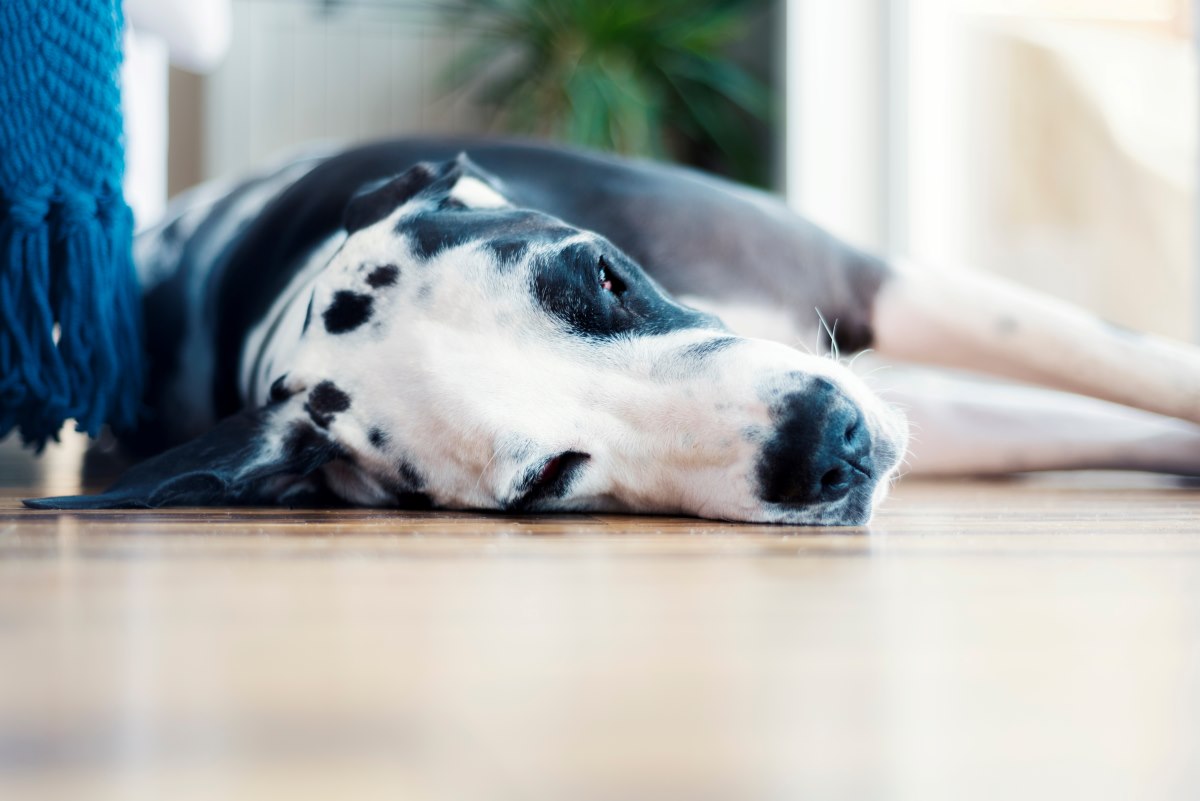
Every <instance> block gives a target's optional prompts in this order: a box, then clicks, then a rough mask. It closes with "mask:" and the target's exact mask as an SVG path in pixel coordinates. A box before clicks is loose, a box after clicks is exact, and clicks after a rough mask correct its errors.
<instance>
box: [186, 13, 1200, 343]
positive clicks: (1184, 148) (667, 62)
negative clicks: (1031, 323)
mask: <svg viewBox="0 0 1200 801" xmlns="http://www.w3.org/2000/svg"><path fill="white" fill-rule="evenodd" d="M1190 5H1191V3H1190V2H1189V0H838V2H828V0H790V1H789V2H771V1H770V0H665V1H664V2H658V3H645V2H640V1H639V0H609V1H608V2H588V1H587V0H557V1H555V0H457V1H456V0H445V2H424V3H412V2H400V1H399V0H394V1H389V0H233V3H232V17H231V30H230V33H231V36H230V38H229V47H228V52H227V54H226V55H225V57H224V59H223V61H221V62H220V64H219V66H216V67H215V69H213V70H212V72H211V73H210V74H208V75H205V76H197V75H195V74H190V73H186V72H184V71H182V70H175V71H174V72H173V73H172V75H171V80H170V90H171V93H170V123H171V127H170V140H169V143H170V151H169V152H170V160H169V170H168V181H169V188H170V191H171V192H177V191H179V190H181V189H184V188H186V187H187V186H190V185H192V184H194V183H196V182H199V181H202V180H205V179H207V178H211V177H214V176H223V175H233V174H237V173H241V172H245V171H247V170H251V169H253V168H254V167H255V166H257V165H261V164H262V163H264V161H266V160H268V159H270V158H273V157H277V156H278V155H279V154H280V153H281V152H286V151H287V150H289V149H295V148H296V147H297V146H300V145H303V144H305V143H309V142H312V141H314V140H325V141H328V140H339V141H340V140H357V139H368V138H377V137H384V136H392V135H399V134H409V133H441V132H455V133H475V132H481V131H484V132H492V133H508V132H515V133H519V134H523V135H536V136H543V137H551V138H556V139H560V140H563V141H569V142H575V143H579V144H584V145H587V146H593V147H604V148H609V149H616V150H620V151H622V152H627V153H635V154H643V155H648V156H652V157H655V158H666V159H672V160H678V161H683V162H685V163H690V164H696V165H698V166H701V167H704V168H706V169H711V170H715V171H717V172H721V173H723V174H726V175H730V176H732V177H734V178H737V179H740V180H746V181H749V182H752V183H756V184H759V185H762V186H765V187H767V188H770V189H772V190H775V191H779V192H783V193H785V194H786V195H787V197H788V199H789V201H790V202H791V203H792V204H793V205H794V206H795V207H796V208H797V209H798V210H800V211H801V212H802V213H804V214H807V215H810V216H812V217H813V218H815V219H816V220H818V221H819V222H821V223H823V224H824V225H826V226H827V227H829V228H831V229H833V230H834V231H835V232H837V233H839V234H841V235H842V236H844V237H846V238H848V239H850V240H852V241H854V242H856V243H858V244H860V245H862V246H865V247H867V248H870V249H872V250H876V251H880V252H885V253H887V254H889V255H891V256H895V257H910V258H914V259H917V260H920V261H932V262H938V263H941V264H944V265H946V266H952V267H953V266H959V265H970V266H972V267H976V268H979V269H984V270H990V271H993V272H996V273H999V274H1002V275H1005V276H1007V277H1010V278H1013V279H1016V280H1019V281H1021V282H1023V283H1026V284H1029V285H1031V286H1034V287H1037V288H1039V289H1043V290H1046V291H1049V292H1052V293H1054V294H1056V295H1059V296H1062V297H1065V298H1067V299H1069V300H1072V301H1075V302H1078V303H1081V304H1083V305H1085V306H1088V307H1091V308H1093V309H1095V310H1096V311H1098V312H1099V313H1100V314H1102V315H1103V316H1105V317H1106V318H1108V319H1111V320H1113V321H1114V322H1118V323H1121V324H1123V325H1127V326H1131V327H1136V328H1144V329H1149V330H1153V331H1157V332H1160V333H1163V334H1167V335H1170V336H1174V337H1178V338H1183V339H1194V338H1195V336H1196V334H1197V326H1196V324H1195V320H1196V303H1197V296H1198V294H1200V289H1198V287H1197V281H1196V273H1197V259H1196V258H1195V257H1194V255H1193V253H1194V249H1193V244H1192V243H1193V233H1194V229H1195V228H1196V227H1197V216H1196V213H1195V211H1194V209H1195V203H1194V200H1195V184H1196V173H1197V170H1196V165H1195V153H1196V122H1197V87H1196V63H1195V49H1194V45H1193V39H1192V34H1191V19H1190V14H1189V10H1190V8H1189V7H1190Z"/></svg>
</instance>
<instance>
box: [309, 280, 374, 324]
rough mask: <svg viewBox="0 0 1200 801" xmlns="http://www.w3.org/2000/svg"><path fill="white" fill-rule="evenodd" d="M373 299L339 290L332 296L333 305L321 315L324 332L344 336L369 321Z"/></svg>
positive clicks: (358, 293)
mask: <svg viewBox="0 0 1200 801" xmlns="http://www.w3.org/2000/svg"><path fill="white" fill-rule="evenodd" d="M374 302H375V301H374V299H373V298H372V297H371V296H370V295H364V294H362V293H361V292H350V291H347V290H345V289H340V290H338V291H337V292H335V293H334V295H333V303H331V304H329V308H328V309H326V310H325V313H324V314H323V315H322V316H323V317H324V319H325V330H326V331H328V332H329V333H331V334H345V333H346V332H348V331H353V330H354V329H356V328H358V327H359V326H360V325H362V324H363V323H365V322H366V321H367V320H369V319H371V306H372V305H373V304H374Z"/></svg>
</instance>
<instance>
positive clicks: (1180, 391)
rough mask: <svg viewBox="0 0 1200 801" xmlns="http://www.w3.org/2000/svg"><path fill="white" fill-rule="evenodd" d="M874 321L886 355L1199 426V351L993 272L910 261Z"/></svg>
mask: <svg viewBox="0 0 1200 801" xmlns="http://www.w3.org/2000/svg"><path fill="white" fill-rule="evenodd" d="M872 326H873V329H874V334H875V349H876V350H877V351H878V352H879V353H881V354H884V355H886V356H890V357H895V358H899V359H904V360H907V361H912V362H920V363H925V364H937V365H944V366H950V367H960V368H964V369H968V370H973V371H976V372H980V373H986V374H990V375H996V376H1003V377H1006V378H1014V379H1018V380H1020V381H1027V382H1030V383H1035V384H1040V385H1042V386H1046V387H1052V388H1055V389H1061V390H1066V391H1069V392H1076V393H1080V394H1083V395H1090V396H1092V397H1095V398H1100V399H1103V400H1107V401H1112V402H1113V403H1119V404H1123V405H1125V406H1132V407H1135V408H1139V409H1144V410H1146V411H1150V412H1155V413H1157V414H1161V415H1167V416H1170V417H1179V418H1182V419H1185V420H1189V421H1191V422H1193V423H1200V350H1198V349H1196V348H1194V347H1192V346H1188V345H1184V344H1181V343H1176V342H1171V341H1169V340H1166V339H1163V338H1160V337H1156V336H1153V335H1150V334H1138V333H1134V332H1129V331H1125V330H1123V329H1119V328H1117V327H1116V326H1113V325H1110V324H1107V323H1105V322H1103V321H1102V320H1100V319H1098V318H1096V317H1095V316H1093V315H1091V314H1088V313H1087V312H1085V311H1083V310H1081V309H1078V308H1076V307H1074V306H1071V305H1070V304H1067V303H1064V302H1062V301H1059V300H1055V299H1053V298H1050V297H1048V296H1045V295H1041V294H1038V293H1036V292H1033V291H1030V290H1027V289H1023V288H1021V287H1018V286H1015V285H1013V284H1010V283H1007V282H1004V281H1000V280H997V279H994V278H990V277H987V276H983V275H979V274H974V273H968V272H943V271H935V270H931V269H924V268H921V269H917V268H913V267H906V266H901V267H900V268H899V269H898V270H897V271H896V273H895V274H894V275H893V276H892V277H890V278H889V279H888V280H887V281H885V283H884V284H883V286H882V287H881V288H880V290H879V293H878V295H877V296H876V300H875V307H874V312H873V318H872Z"/></svg>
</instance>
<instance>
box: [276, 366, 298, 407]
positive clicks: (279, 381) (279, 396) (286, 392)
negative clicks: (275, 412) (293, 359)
mask: <svg viewBox="0 0 1200 801" xmlns="http://www.w3.org/2000/svg"><path fill="white" fill-rule="evenodd" d="M286 380H287V373H284V374H283V375H281V376H279V378H276V379H275V380H274V381H272V382H271V393H270V398H271V403H282V402H283V401H285V400H287V399H288V398H290V397H292V396H293V395H295V394H296V393H295V391H294V390H290V389H288V388H287V387H286V386H284V383H283V382H284V381H286Z"/></svg>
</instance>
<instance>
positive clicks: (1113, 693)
mask: <svg viewBox="0 0 1200 801" xmlns="http://www.w3.org/2000/svg"><path fill="white" fill-rule="evenodd" d="M4 475H5V473H4V472H3V471H0V477H3V476H4ZM7 475H9V476H10V477H15V478H13V479H12V480H10V481H9V482H8V483H10V484H16V485H17V486H8V487H5V488H3V489H0V797H4V798H34V797H38V798H40V797H62V798H88V799H104V798H114V799H116V798H122V799H124V798H141V797H145V798H164V797H169V798H172V799H178V798H191V797H195V798H214V797H219V798H255V797H267V798H277V797H283V796H284V795H285V794H286V795H287V796H288V797H291V798H310V797H311V798H329V797H348V798H374V797H380V798H385V797H386V798H405V799H424V798H428V799H459V798H471V799H477V798H488V799H491V798H496V799H572V800H573V801H589V800H590V799H597V800H600V799H641V798H654V799H710V798H711V799H795V798H822V799H864V798H912V799H939V798H945V799H962V798H970V799H990V798H1013V797H1020V798H1081V797H1088V798H1099V799H1106V798H1114V799H1116V798H1178V799H1191V798H1196V797H1198V796H1200V491H1197V490H1196V489H1195V488H1192V487H1187V486H1182V485H1179V484H1178V483H1176V482H1173V481H1171V480H1168V479H1160V478H1152V477H1146V476H1136V475H1130V474H1081V475H1075V476H1068V475H1054V476H1049V477H1045V478H1039V479H1015V480H1011V481H995V482H939V483H922V482H915V481H911V482H904V483H902V484H901V485H900V486H899V487H898V488H897V490H896V492H895V494H894V497H893V498H892V499H891V500H889V502H888V504H887V505H886V507H885V508H884V510H883V512H882V513H881V514H880V515H879V516H878V518H877V520H876V521H875V522H874V523H873V524H872V526H871V527H869V528H866V529H825V530H821V529H803V528H789V527H772V526H735V525H723V524H717V523H712V522H708V521H701V520H694V519H674V518H662V517H643V518H633V517H617V516H588V515H580V516H556V517H521V518H517V517H503V516H497V515H487V514H474V513H440V514H438V513H395V512H383V511H378V510H345V511H336V512H333V511H305V512H299V511H288V510H278V509H247V510H233V511H230V510H216V511H213V510H177V511H164V512H147V513H137V512H122V511H116V512H96V513H88V514H78V515H59V514H55V513H47V512H31V511H28V510H24V509H23V508H21V507H20V505H19V502H18V499H19V498H20V497H22V496H24V495H27V494H38V493H41V492H56V491H63V490H62V488H63V487H64V486H68V485H69V483H70V481H71V478H70V477H69V476H64V475H61V474H60V475H57V476H46V475H40V474H36V473H30V472H28V471H23V472H18V471H10V472H9V473H8V474H7ZM66 491H70V489H69V488H68V489H67V490H66Z"/></svg>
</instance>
